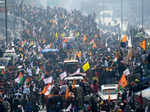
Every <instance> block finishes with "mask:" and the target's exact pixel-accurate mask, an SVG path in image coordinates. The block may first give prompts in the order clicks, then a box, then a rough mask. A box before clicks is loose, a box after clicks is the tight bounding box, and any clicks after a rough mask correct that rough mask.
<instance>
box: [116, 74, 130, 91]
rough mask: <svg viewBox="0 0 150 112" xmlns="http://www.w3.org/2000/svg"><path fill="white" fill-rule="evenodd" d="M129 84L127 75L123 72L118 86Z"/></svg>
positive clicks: (122, 86) (123, 86)
mask: <svg viewBox="0 0 150 112" xmlns="http://www.w3.org/2000/svg"><path fill="white" fill-rule="evenodd" d="M127 85H128V82H127V79H126V76H125V75H124V74H123V75H122V77H121V79H120V81H119V84H118V87H119V89H120V88H125V87H126V86H127Z"/></svg>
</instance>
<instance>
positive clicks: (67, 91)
mask: <svg viewBox="0 0 150 112" xmlns="http://www.w3.org/2000/svg"><path fill="white" fill-rule="evenodd" d="M68 98H69V88H68V87H67V88H66V93H65V99H68Z"/></svg>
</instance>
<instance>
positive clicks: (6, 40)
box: [5, 0, 8, 47]
mask: <svg viewBox="0 0 150 112" xmlns="http://www.w3.org/2000/svg"><path fill="white" fill-rule="evenodd" d="M5 30H6V31H5V36H6V37H5V38H6V46H5V47H7V42H8V34H7V0H5Z"/></svg>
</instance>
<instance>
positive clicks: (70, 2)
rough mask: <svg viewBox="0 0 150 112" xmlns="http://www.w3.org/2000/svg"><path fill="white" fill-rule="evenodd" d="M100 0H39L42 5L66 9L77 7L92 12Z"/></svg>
mask: <svg viewBox="0 0 150 112" xmlns="http://www.w3.org/2000/svg"><path fill="white" fill-rule="evenodd" d="M100 2H101V0H40V4H41V5H42V7H44V8H46V7H47V5H49V6H51V7H55V6H56V7H63V8H65V9H67V10H72V9H77V10H81V11H83V12H92V11H93V10H95V9H96V8H98V5H99V3H100Z"/></svg>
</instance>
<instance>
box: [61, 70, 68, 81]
mask: <svg viewBox="0 0 150 112" xmlns="http://www.w3.org/2000/svg"><path fill="white" fill-rule="evenodd" d="M66 76H67V73H66V72H63V73H61V74H60V76H59V77H60V79H61V80H63V79H64V78H65V77H66Z"/></svg>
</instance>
